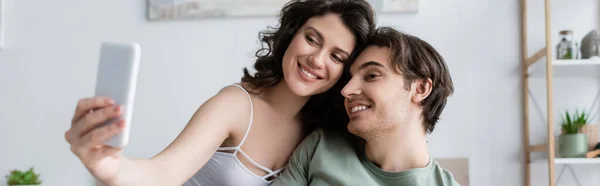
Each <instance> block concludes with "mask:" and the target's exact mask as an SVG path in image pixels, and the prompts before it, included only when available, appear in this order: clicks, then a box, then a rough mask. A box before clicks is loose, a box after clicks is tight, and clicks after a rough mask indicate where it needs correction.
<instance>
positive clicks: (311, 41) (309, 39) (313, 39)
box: [306, 36, 319, 45]
mask: <svg viewBox="0 0 600 186" xmlns="http://www.w3.org/2000/svg"><path fill="white" fill-rule="evenodd" d="M306 41H308V42H309V43H312V44H315V45H319V43H318V42H317V40H316V39H315V38H313V37H310V36H306Z"/></svg>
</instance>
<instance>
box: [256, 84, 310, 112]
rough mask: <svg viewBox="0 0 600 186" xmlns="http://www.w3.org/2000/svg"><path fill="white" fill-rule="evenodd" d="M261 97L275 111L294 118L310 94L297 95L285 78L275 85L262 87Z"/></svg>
mask: <svg viewBox="0 0 600 186" xmlns="http://www.w3.org/2000/svg"><path fill="white" fill-rule="evenodd" d="M261 98H262V99H263V100H264V101H265V102H266V103H267V104H268V105H269V106H270V107H271V108H272V109H273V110H275V111H277V113H278V114H279V116H283V117H285V118H296V117H297V116H299V113H300V110H302V107H304V105H305V104H306V103H307V102H308V100H309V99H310V96H298V95H296V94H294V92H292V90H290V88H289V86H288V85H287V83H286V82H285V80H283V79H282V80H281V81H280V82H279V83H278V84H277V85H275V86H273V87H271V88H268V89H264V90H263V91H262V94H261Z"/></svg>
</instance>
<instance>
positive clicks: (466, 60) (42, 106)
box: [0, 0, 598, 186]
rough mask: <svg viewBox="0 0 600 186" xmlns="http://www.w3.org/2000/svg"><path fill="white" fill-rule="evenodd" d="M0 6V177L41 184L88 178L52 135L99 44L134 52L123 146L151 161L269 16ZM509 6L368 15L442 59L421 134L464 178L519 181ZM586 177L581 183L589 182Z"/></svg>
mask: <svg viewBox="0 0 600 186" xmlns="http://www.w3.org/2000/svg"><path fill="white" fill-rule="evenodd" d="M6 1H7V8H6V9H7V10H8V15H7V19H6V20H7V23H8V24H7V28H6V31H7V35H6V39H7V48H6V49H5V51H2V52H0V149H2V151H1V153H0V172H4V173H7V172H8V170H9V169H12V168H21V169H24V168H27V167H29V166H35V167H36V168H37V169H38V170H39V171H40V172H41V173H42V176H43V179H44V181H45V182H46V185H93V183H94V181H93V178H92V177H90V176H89V173H88V172H87V170H86V169H85V168H84V167H83V166H82V165H81V163H80V162H79V161H78V159H77V158H76V157H75V156H74V155H72V154H71V152H70V151H69V147H68V145H67V143H66V142H65V141H64V138H63V134H64V132H65V131H66V130H67V129H68V128H69V126H70V119H71V118H70V117H71V116H72V114H73V110H74V105H75V102H76V101H77V100H78V99H79V98H81V97H88V96H91V95H93V89H94V81H95V75H96V74H95V73H96V63H97V57H98V44H99V42H101V41H103V40H120V41H136V42H139V43H140V44H141V45H142V47H143V56H142V64H141V67H140V74H139V75H140V77H139V84H138V88H139V89H138V92H137V98H136V105H135V112H134V115H133V121H132V122H133V123H132V125H133V131H132V138H131V143H130V146H129V147H128V149H126V151H125V153H126V155H128V156H131V157H150V156H152V155H154V154H156V153H158V152H159V151H160V150H162V149H163V148H164V147H165V146H166V145H168V144H169V143H170V141H171V140H173V139H174V138H175V137H176V135H177V134H178V132H179V131H180V130H181V129H182V128H183V127H184V125H185V124H186V122H187V120H188V119H189V117H190V116H191V114H192V113H193V112H194V111H195V109H196V108H197V107H198V106H199V105H200V104H201V103H202V102H203V101H205V100H206V99H207V98H208V97H209V96H211V95H213V94H214V93H216V91H217V90H218V89H219V88H221V87H222V86H225V85H227V84H229V83H233V82H236V81H238V80H239V78H240V77H241V74H242V73H241V68H242V67H243V66H249V65H251V64H252V58H251V57H252V54H253V53H254V51H255V49H256V48H257V47H258V45H257V33H258V31H259V30H261V29H263V28H265V26H267V25H270V24H274V23H275V21H276V20H275V18H273V17H265V18H237V19H208V20H196V21H171V22H148V21H147V20H146V19H145V13H146V11H145V7H146V2H145V1H144V0H137V1H122V0H104V1H73V0H71V1H69V0H54V1H33V0H6ZM554 1H555V2H558V1H567V0H554ZM569 1H570V2H573V0H569ZM576 1H577V2H579V3H588V4H593V3H596V2H595V1H593V0H576ZM558 3H565V2H558ZM519 6H520V1H518V0H511V1H507V0H488V1H481V0H423V1H422V4H421V10H420V12H419V13H417V14H390V15H379V16H378V19H379V23H380V24H381V25H392V26H395V27H397V28H400V29H403V30H405V31H407V32H409V33H413V34H415V35H418V36H420V37H422V38H424V39H425V40H427V41H429V42H430V43H431V44H432V45H434V46H435V47H436V48H437V49H438V50H439V51H440V52H441V53H442V55H444V56H445V58H446V60H447V62H448V65H449V68H450V70H451V73H452V77H453V80H454V83H455V87H456V93H455V94H454V95H453V96H452V97H451V99H450V102H449V104H448V106H447V108H446V111H445V113H444V115H443V117H442V120H441V122H440V124H439V125H438V127H437V129H436V131H435V132H434V133H433V135H432V136H431V139H430V145H431V151H432V153H433V155H434V156H435V157H468V158H470V169H471V172H470V173H471V185H498V186H504V185H521V184H522V181H521V180H522V166H521V158H522V155H523V153H522V151H523V147H522V137H521V136H522V133H521V131H522V127H521V124H522V122H521V121H522V119H521V103H520V99H521V92H522V91H521V89H520V87H521V86H520V82H521V81H520V76H519V74H518V73H519V69H520V68H521V67H520V42H519V41H520V17H519V13H520V8H519ZM594 7H598V6H594ZM583 8H588V6H583ZM555 11H558V10H555ZM594 11H597V9H596V10H594ZM571 13H580V12H579V11H574V9H571ZM563 21H565V22H570V20H563ZM580 32H583V31H579V30H576V33H580ZM553 33H557V32H555V31H554V32H553ZM538 34H541V33H538ZM542 45H543V43H542ZM530 48H532V49H530V50H534V48H535V47H533V46H531V47H530ZM209 65H210V66H209ZM558 83H560V82H558ZM562 83H563V84H570V82H562ZM592 88H594V87H592ZM595 88H597V86H596V87H595ZM539 90H543V87H541V88H539ZM159 91H160V92H159ZM565 94H566V93H565ZM590 94H592V93H590ZM592 95H593V94H592ZM590 99H592V98H590ZM540 100H544V99H542V98H540ZM557 107H560V105H559V106H557ZM532 133H533V132H532ZM538 138H540V139H541V138H543V137H538ZM534 171H536V174H537V177H536V178H535V179H534V181H536V182H535V183H543V181H544V179H545V177H543V176H545V174H544V173H545V170H543V169H542V168H540V167H536V168H535V169H534ZM583 173H585V172H583ZM586 174H588V173H586ZM588 175H591V173H589V174H588ZM588 177H589V179H588V183H591V182H592V181H594V179H596V178H594V177H592V176H588ZM0 181H4V179H3V177H2V178H0ZM2 184H3V183H0V185H2Z"/></svg>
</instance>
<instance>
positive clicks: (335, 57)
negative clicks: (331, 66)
mask: <svg viewBox="0 0 600 186" xmlns="http://www.w3.org/2000/svg"><path fill="white" fill-rule="evenodd" d="M331 58H333V60H334V61H337V62H340V63H341V62H344V60H343V59H342V58H341V57H339V56H338V55H335V54H331Z"/></svg>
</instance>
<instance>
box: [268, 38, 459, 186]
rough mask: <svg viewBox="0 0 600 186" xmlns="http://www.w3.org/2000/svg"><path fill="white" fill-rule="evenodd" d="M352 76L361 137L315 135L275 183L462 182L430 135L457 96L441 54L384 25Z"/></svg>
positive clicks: (352, 126)
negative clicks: (434, 150)
mask: <svg viewBox="0 0 600 186" xmlns="http://www.w3.org/2000/svg"><path fill="white" fill-rule="evenodd" d="M350 74H351V76H352V77H351V79H350V81H349V82H348V84H347V85H346V86H345V87H344V89H343V90H342V94H343V96H344V97H345V102H344V104H345V106H346V110H347V113H348V116H349V118H350V122H349V124H348V126H347V128H348V131H349V132H350V133H352V134H353V135H350V134H347V133H343V132H335V131H323V130H318V131H316V132H314V133H312V134H311V135H310V136H308V137H307V138H306V139H305V140H304V141H303V142H302V143H301V144H300V145H299V146H298V148H297V149H296V151H295V152H294V154H293V156H292V157H291V158H290V161H289V164H288V166H287V167H286V170H285V171H284V172H283V173H282V175H281V176H279V177H278V178H277V179H276V180H275V182H274V183H273V185H274V186H279V185H286V186H287V185H309V184H310V185H407V186H408V185H410V186H456V185H459V184H458V183H456V181H455V180H454V178H453V176H452V174H451V173H450V172H448V171H447V170H444V169H443V168H441V167H440V166H439V165H438V163H437V162H436V161H435V160H433V159H432V158H431V157H430V156H429V152H428V150H427V133H431V132H432V131H433V129H434V127H435V124H436V123H437V120H438V118H439V116H440V114H441V112H442V110H443V108H444V106H445V105H446V100H447V97H448V96H449V95H451V94H452V92H453V91H454V90H453V89H454V88H453V84H452V79H451V77H450V74H449V72H448V69H447V67H446V64H445V62H444V60H443V58H442V57H441V56H440V55H439V54H438V53H437V52H436V51H435V49H434V48H433V47H431V46H430V45H429V44H428V43H427V42H425V41H422V40H420V39H419V38H417V37H414V36H410V35H407V34H402V33H400V32H398V31H396V30H394V29H392V28H388V27H383V28H379V29H377V31H376V32H375V34H374V36H373V37H372V39H371V41H370V44H369V45H368V46H367V48H365V50H364V51H363V52H362V53H361V54H360V55H359V56H358V58H357V59H356V61H355V62H354V64H352V65H351V66H350Z"/></svg>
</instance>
